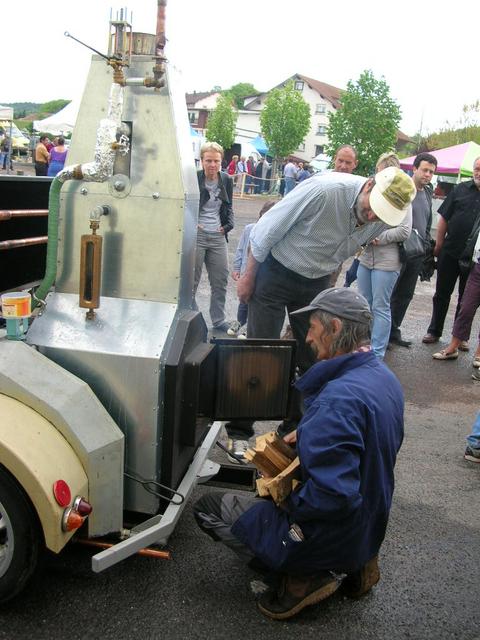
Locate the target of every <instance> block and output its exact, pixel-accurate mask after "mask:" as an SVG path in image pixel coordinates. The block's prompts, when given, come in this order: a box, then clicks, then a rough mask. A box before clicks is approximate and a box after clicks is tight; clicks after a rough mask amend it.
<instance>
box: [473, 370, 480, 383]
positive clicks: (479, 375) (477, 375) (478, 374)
mask: <svg viewBox="0 0 480 640" xmlns="http://www.w3.org/2000/svg"><path fill="white" fill-rule="evenodd" d="M472 380H478V381H479V382H480V369H474V370H473V372H472Z"/></svg>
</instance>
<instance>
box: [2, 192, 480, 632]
mask: <svg viewBox="0 0 480 640" xmlns="http://www.w3.org/2000/svg"><path fill="white" fill-rule="evenodd" d="M262 202H263V200H262V201H259V199H252V200H247V199H245V200H240V199H237V200H236V201H235V212H236V218H237V226H236V229H235V230H234V232H233V233H232V234H231V235H230V242H229V253H230V256H231V257H232V256H233V253H234V250H235V248H236V244H237V241H238V238H239V235H240V233H241V230H242V229H243V226H244V225H245V224H247V223H248V222H251V221H254V220H255V218H256V215H257V212H258V210H259V209H260V206H261V203H262ZM346 266H348V265H346ZM339 282H343V280H341V279H340V280H339ZM433 291H434V281H432V282H431V283H419V285H418V288H417V293H416V295H415V298H414V300H413V302H412V304H411V306H410V309H409V311H408V317H407V318H406V321H405V323H404V324H405V326H404V328H403V333H404V335H405V336H407V337H410V338H412V339H413V340H414V344H413V346H412V347H411V348H410V349H402V348H399V347H394V348H393V349H392V350H390V351H388V352H387V356H386V362H387V364H388V365H389V366H390V367H391V368H392V369H393V371H394V372H395V373H396V374H397V376H398V377H399V378H400V380H401V382H402V384H403V386H404V389H405V395H406V423H405V425H406V436H405V441H404V445H403V447H402V450H401V452H400V456H399V459H398V464H397V469H396V491H395V496H394V503H393V508H392V512H391V518H390V524H389V528H388V531H387V537H386V540H385V543H384V545H383V547H382V552H381V572H382V580H381V582H380V583H379V585H378V586H377V587H376V588H375V589H374V590H373V592H372V593H370V594H369V595H368V596H366V597H365V598H363V599H362V600H359V601H352V600H346V599H344V598H343V597H342V596H340V595H338V594H335V595H334V596H333V597H331V598H330V599H328V600H327V601H325V602H324V603H321V604H320V605H318V606H316V607H311V608H309V609H308V610H305V611H304V612H303V613H302V614H301V615H300V616H298V618H297V619H295V620H293V621H291V622H290V623H287V622H273V621H270V620H267V619H265V618H263V617H262V616H261V615H260V614H259V613H257V611H256V610H255V603H254V597H253V595H252V593H251V591H250V587H249V583H250V581H251V580H253V579H255V578H256V576H255V574H253V573H252V572H251V571H250V570H249V569H247V568H246V567H244V566H243V565H241V564H240V563H239V562H238V561H237V560H236V558H235V557H234V556H233V554H231V553H230V552H229V551H228V550H227V549H225V548H223V547H222V546H221V545H217V544H214V543H213V542H212V541H211V540H210V539H209V538H207V537H206V536H204V535H203V534H202V533H201V532H200V531H199V530H198V529H197V527H196V526H195V524H194V522H193V518H192V514H191V508H190V507H188V508H187V510H186V512H185V513H184V515H183V516H182V519H181V521H180V523H179V525H178V527H177V528H176V530H175V532H174V534H173V536H172V537H171V539H170V542H169V546H170V548H171V550H172V560H171V561H168V562H165V561H155V560H152V559H149V558H142V557H134V558H130V559H129V560H127V561H125V562H123V563H121V564H120V565H117V566H115V567H113V568H111V569H110V570H107V571H105V572H104V573H101V574H98V575H96V574H93V573H92V572H91V571H90V567H89V561H90V556H91V555H92V553H91V551H89V550H86V549H84V548H80V547H78V546H72V547H70V548H68V549H67V550H66V551H65V552H64V553H62V554H61V556H60V557H49V558H47V560H46V565H45V567H44V570H43V571H42V572H41V573H39V574H38V576H37V577H36V578H35V580H34V582H33V584H32V585H31V586H30V587H29V588H28V590H27V591H26V592H25V593H24V594H22V596H21V597H20V598H18V599H17V600H16V601H14V602H13V603H11V604H10V605H9V606H8V607H5V608H3V609H2V610H0V638H2V639H3V638H4V639H7V638H8V640H12V639H14V638H31V637H35V638H36V639H37V640H41V639H43V638H45V639H47V638H48V639H51V638H59V639H60V638H65V637H69V638H70V639H71V640H73V639H75V638H97V637H101V638H104V639H108V638H112V639H115V640H119V639H123V638H125V639H130V638H142V639H144V638H160V637H165V638H202V639H203V638H205V639H207V638H208V639H209V640H214V639H216V638H218V639H223V638H227V637H228V638H230V639H232V640H236V639H243V638H261V639H262V640H264V639H265V640H268V639H270V638H271V639H272V640H281V639H283V638H292V637H293V636H295V637H296V638H300V639H304V638H305V639H307V638H319V637H320V638H322V639H325V640H341V639H352V640H353V639H356V640H362V639H367V638H375V639H383V638H388V639H392V640H394V639H407V638H409V639H411V638H414V639H419V640H424V639H425V640H426V639H432V640H443V639H445V640H446V639H450V638H457V639H462V640H473V639H474V638H480V633H479V631H478V629H479V626H480V614H479V608H478V587H479V578H478V574H477V570H476V569H477V563H478V554H479V548H480V518H479V514H480V499H479V492H480V490H479V487H480V484H479V481H480V465H475V464H472V463H467V462H465V461H464V460H463V451H464V447H465V436H466V435H467V434H468V432H469V430H470V427H471V425H472V422H473V420H474V417H475V415H476V412H477V411H478V409H479V400H478V398H479V390H480V385H479V384H478V383H475V382H473V381H472V380H471V364H470V360H471V355H469V354H461V356H460V357H459V359H458V360H457V361H450V362H435V361H433V360H432V357H431V354H432V353H433V351H434V350H436V349H437V348H438V345H431V346H427V345H423V344H422V343H421V337H422V335H423V334H424V333H425V330H426V327H427V325H428V321H429V317H430V312H431V297H432V294H433ZM198 302H199V305H200V308H201V309H202V310H203V311H205V314H206V319H207V324H208V323H209V318H208V313H207V312H206V310H207V308H208V285H207V283H206V281H205V280H203V281H202V283H201V286H200V291H199V295H198ZM236 304H237V302H236V298H235V292H234V288H233V285H232V283H231V286H230V287H229V292H228V299H227V312H228V317H229V319H233V318H234V317H235V312H236ZM452 307H453V305H452ZM451 324H452V314H451V313H450V314H449V317H448V321H447V325H446V333H445V336H444V339H443V340H442V341H443V342H447V341H448V338H449V332H450V330H451ZM478 329H479V326H478V320H477V322H476V324H475V325H474V330H473V332H472V335H473V336H474V337H475V336H476V335H477V334H478ZM259 426H261V427H262V428H265V425H259ZM212 490H218V489H212V488H208V487H199V488H197V489H196V491H195V496H199V495H201V494H203V493H204V492H205V491H212Z"/></svg>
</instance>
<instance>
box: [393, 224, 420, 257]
mask: <svg viewBox="0 0 480 640" xmlns="http://www.w3.org/2000/svg"><path fill="white" fill-rule="evenodd" d="M398 253H399V255H400V262H402V263H403V262H408V261H409V260H414V259H415V258H421V257H423V256H424V255H425V243H424V241H423V239H422V237H421V236H420V234H419V233H418V231H417V230H416V229H414V228H413V227H412V231H411V233H410V235H409V236H408V238H407V239H406V240H404V241H403V242H399V243H398Z"/></svg>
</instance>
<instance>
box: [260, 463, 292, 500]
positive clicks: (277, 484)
mask: <svg viewBox="0 0 480 640" xmlns="http://www.w3.org/2000/svg"><path fill="white" fill-rule="evenodd" d="M299 474H300V460H299V459H298V457H297V458H295V460H293V461H292V462H291V463H290V464H289V466H288V467H287V468H286V469H285V470H284V471H282V472H281V473H279V474H278V475H277V476H276V477H275V478H272V479H271V480H268V481H267V482H266V483H265V484H264V487H265V489H267V490H268V493H269V494H270V495H271V496H272V498H273V500H274V502H275V504H280V503H281V502H283V501H284V500H285V499H286V498H287V497H288V496H289V495H290V493H291V492H292V489H293V483H294V482H295V481H296V484H298V479H297V476H298V475H299ZM295 486H296V485H295Z"/></svg>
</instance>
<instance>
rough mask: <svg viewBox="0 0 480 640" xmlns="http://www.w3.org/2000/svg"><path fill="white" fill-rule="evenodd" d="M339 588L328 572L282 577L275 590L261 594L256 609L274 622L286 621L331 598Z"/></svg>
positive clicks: (335, 579) (338, 583) (334, 578)
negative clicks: (306, 608)
mask: <svg viewBox="0 0 480 640" xmlns="http://www.w3.org/2000/svg"><path fill="white" fill-rule="evenodd" d="M339 586H340V582H339V581H338V580H337V578H336V577H335V576H334V575H333V574H332V573H330V571H321V572H319V573H318V574H316V575H314V576H305V577H301V576H289V575H287V576H284V577H283V580H282V582H281V584H280V586H279V587H278V588H277V589H269V590H268V591H266V592H265V593H263V594H262V595H261V596H260V598H259V600H258V602H257V607H258V609H259V610H260V611H261V612H262V613H263V614H264V615H265V616H267V617H269V618H273V619H274V620H286V619H287V618H291V617H293V616H294V615H296V614H297V613H299V612H300V611H301V610H302V609H304V608H305V607H308V606H309V605H312V604H316V603H317V602H321V601H322V600H325V598H328V597H329V596H331V595H332V594H333V593H335V591H336V590H337V589H338V587H339Z"/></svg>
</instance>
